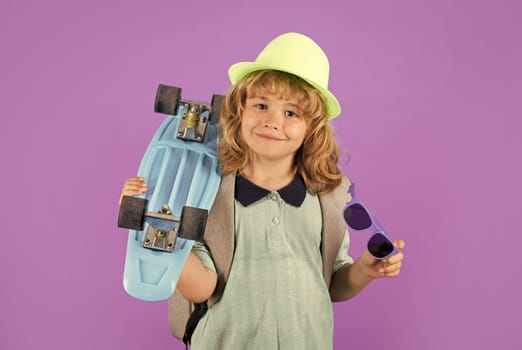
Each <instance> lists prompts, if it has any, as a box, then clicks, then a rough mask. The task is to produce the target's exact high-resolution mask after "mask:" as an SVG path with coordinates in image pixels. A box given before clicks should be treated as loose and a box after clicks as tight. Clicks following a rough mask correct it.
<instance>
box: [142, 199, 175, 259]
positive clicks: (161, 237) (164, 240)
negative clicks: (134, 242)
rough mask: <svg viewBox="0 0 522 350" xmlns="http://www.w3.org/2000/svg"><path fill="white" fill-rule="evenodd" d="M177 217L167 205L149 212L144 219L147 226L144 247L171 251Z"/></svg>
mask: <svg viewBox="0 0 522 350" xmlns="http://www.w3.org/2000/svg"><path fill="white" fill-rule="evenodd" d="M176 219H177V221H179V218H177V217H174V216H173V215H172V211H171V210H170V207H169V206H168V205H164V206H162V207H161V208H160V210H159V211H158V213H150V214H149V215H147V218H146V219H145V221H147V222H148V224H149V227H148V229H147V233H146V234H145V241H144V242H143V247H144V248H150V249H154V250H161V251H164V252H172V251H173V250H174V243H176V227H175V226H177V223H176Z"/></svg>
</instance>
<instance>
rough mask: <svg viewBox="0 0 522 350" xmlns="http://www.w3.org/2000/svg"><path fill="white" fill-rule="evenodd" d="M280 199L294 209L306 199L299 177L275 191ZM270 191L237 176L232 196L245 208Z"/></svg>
mask: <svg viewBox="0 0 522 350" xmlns="http://www.w3.org/2000/svg"><path fill="white" fill-rule="evenodd" d="M277 192H278V193H279V195H280V196H281V198H283V200H284V201H285V202H287V203H288V204H291V205H293V206H294V207H300V206H301V204H303V202H304V200H305V197H306V186H305V184H304V181H303V178H302V177H301V175H296V176H295V177H294V179H293V180H292V182H290V183H289V184H288V185H287V186H285V187H283V188H282V189H280V190H278V191H277ZM269 193H270V191H269V190H267V189H265V188H262V187H259V186H257V185H256V184H254V183H252V182H250V181H249V180H248V179H247V178H245V177H243V176H241V175H237V176H236V187H235V192H234V196H235V198H236V199H237V200H238V201H239V202H240V203H241V204H242V205H243V206H245V207H247V206H249V205H250V204H252V203H254V202H257V201H258V200H260V199H261V198H263V197H265V196H266V195H267V194H269Z"/></svg>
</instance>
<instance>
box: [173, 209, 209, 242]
mask: <svg viewBox="0 0 522 350" xmlns="http://www.w3.org/2000/svg"><path fill="white" fill-rule="evenodd" d="M207 217H208V210H206V209H200V208H194V207H187V206H184V207H183V209H182V210H181V219H180V222H179V227H178V236H179V237H181V238H185V239H191V240H193V241H200V242H201V241H203V236H204V234H205V227H206V226H207Z"/></svg>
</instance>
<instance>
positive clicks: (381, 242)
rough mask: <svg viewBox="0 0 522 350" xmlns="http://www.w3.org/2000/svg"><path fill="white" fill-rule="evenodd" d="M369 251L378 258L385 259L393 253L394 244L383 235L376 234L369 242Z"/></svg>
mask: <svg viewBox="0 0 522 350" xmlns="http://www.w3.org/2000/svg"><path fill="white" fill-rule="evenodd" d="M368 250H369V251H370V253H371V254H372V255H373V256H374V257H376V258H384V257H386V256H388V255H389V254H390V253H391V252H393V243H392V242H390V240H389V239H388V238H386V237H385V236H384V235H383V234H382V233H376V234H374V235H373V236H372V238H370V240H369V241H368Z"/></svg>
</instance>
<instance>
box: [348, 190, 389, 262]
mask: <svg viewBox="0 0 522 350" xmlns="http://www.w3.org/2000/svg"><path fill="white" fill-rule="evenodd" d="M348 193H349V194H350V195H351V196H352V200H351V201H349V202H348V203H346V207H345V208H344V210H343V216H344V221H346V223H347V224H348V226H350V227H351V228H353V229H354V230H358V231H361V230H366V229H371V231H372V233H373V235H372V236H371V237H370V239H369V240H368V251H369V252H370V254H371V255H373V257H375V258H376V259H385V258H387V257H388V256H390V255H392V254H395V253H396V252H397V248H396V247H395V244H393V241H392V240H391V238H390V237H388V235H386V232H385V231H384V227H382V225H381V224H380V223H379V221H378V220H377V218H376V217H375V216H373V215H372V214H371V213H370V211H369V210H368V209H367V208H366V207H365V206H364V205H363V204H362V203H361V201H359V199H358V198H357V196H356V195H355V185H354V184H353V183H352V185H351V186H350V189H349V190H348Z"/></svg>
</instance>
